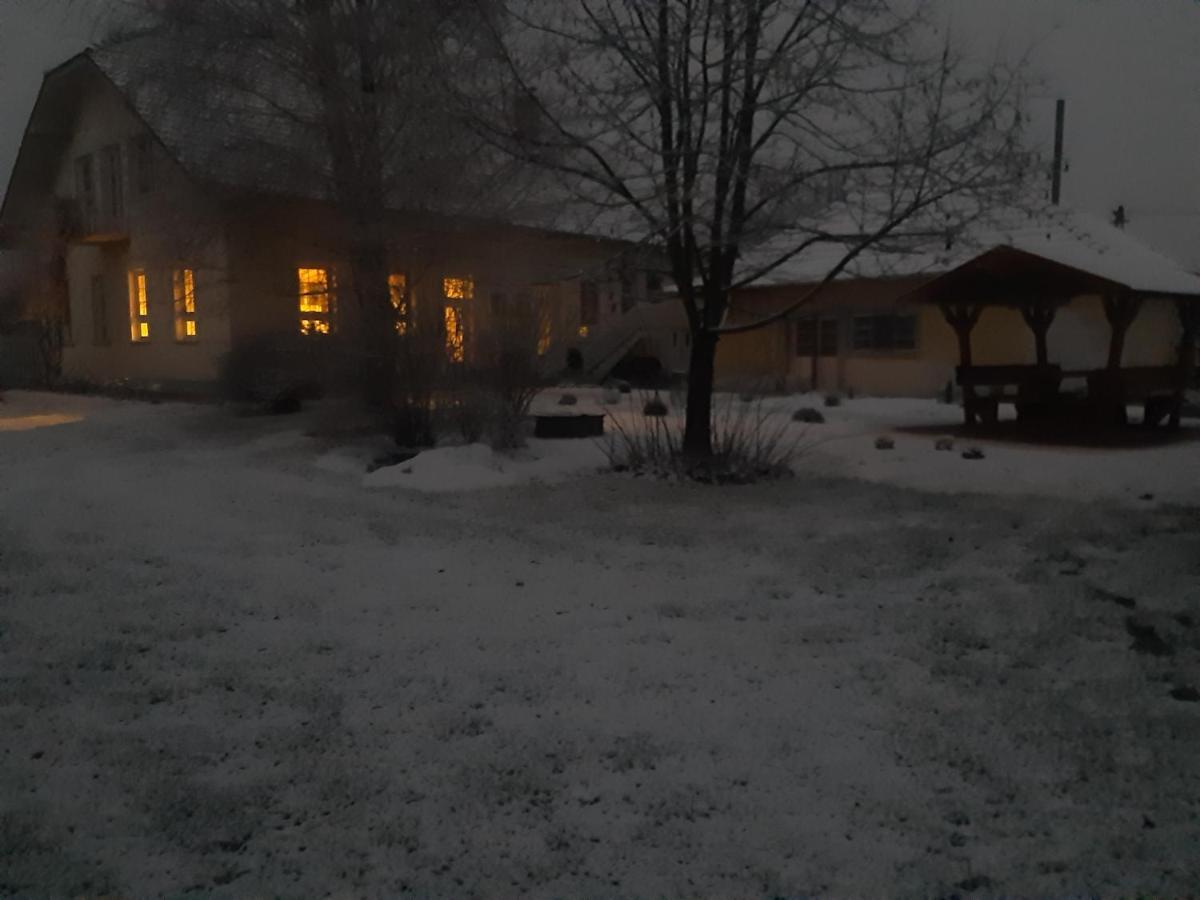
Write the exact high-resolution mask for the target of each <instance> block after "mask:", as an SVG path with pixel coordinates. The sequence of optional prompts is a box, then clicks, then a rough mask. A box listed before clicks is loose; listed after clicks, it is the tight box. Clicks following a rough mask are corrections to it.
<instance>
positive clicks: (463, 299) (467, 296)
mask: <svg viewBox="0 0 1200 900" xmlns="http://www.w3.org/2000/svg"><path fill="white" fill-rule="evenodd" d="M442 297H443V299H444V305H443V311H442V323H443V325H444V327H445V331H446V357H447V358H448V359H449V360H450V362H453V363H460V362H463V361H465V360H466V358H467V333H466V332H467V329H466V317H467V303H468V302H469V301H471V300H474V299H475V280H474V279H473V278H471V277H470V276H465V277H451V278H443V279H442Z"/></svg>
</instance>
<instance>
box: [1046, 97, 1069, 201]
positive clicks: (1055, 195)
mask: <svg viewBox="0 0 1200 900" xmlns="http://www.w3.org/2000/svg"><path fill="white" fill-rule="evenodd" d="M1066 122H1067V101H1066V100H1059V101H1058V104H1057V106H1056V108H1055V110H1054V169H1053V171H1052V173H1051V183H1050V202H1051V203H1053V204H1054V205H1055V206H1058V205H1059V203H1060V202H1061V201H1062V176H1063V131H1064V128H1065V126H1066Z"/></svg>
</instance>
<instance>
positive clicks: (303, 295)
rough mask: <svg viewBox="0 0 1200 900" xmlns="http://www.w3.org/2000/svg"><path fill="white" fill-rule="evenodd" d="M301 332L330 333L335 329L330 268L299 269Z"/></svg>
mask: <svg viewBox="0 0 1200 900" xmlns="http://www.w3.org/2000/svg"><path fill="white" fill-rule="evenodd" d="M296 277H297V280H298V281H299V285H300V290H299V295H300V312H301V313H307V314H308V315H307V316H304V317H303V318H301V319H300V333H301V334H330V333H332V331H333V318H332V317H333V305H334V298H333V290H332V286H331V279H330V277H329V270H328V269H297V270H296Z"/></svg>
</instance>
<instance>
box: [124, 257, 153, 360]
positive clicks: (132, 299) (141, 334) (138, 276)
mask: <svg viewBox="0 0 1200 900" xmlns="http://www.w3.org/2000/svg"><path fill="white" fill-rule="evenodd" d="M129 336H130V338H131V339H132V340H133V341H134V342H135V343H136V342H141V341H148V340H150V298H149V295H148V294H147V292H146V273H145V272H144V271H142V270H141V269H134V270H133V271H132V272H130V273H129Z"/></svg>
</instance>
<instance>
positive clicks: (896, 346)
mask: <svg viewBox="0 0 1200 900" xmlns="http://www.w3.org/2000/svg"><path fill="white" fill-rule="evenodd" d="M916 348H917V317H916V316H912V315H903V316H897V315H870V316H855V317H854V349H855V350H873V351H876V352H879V351H901V350H915V349H916Z"/></svg>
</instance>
